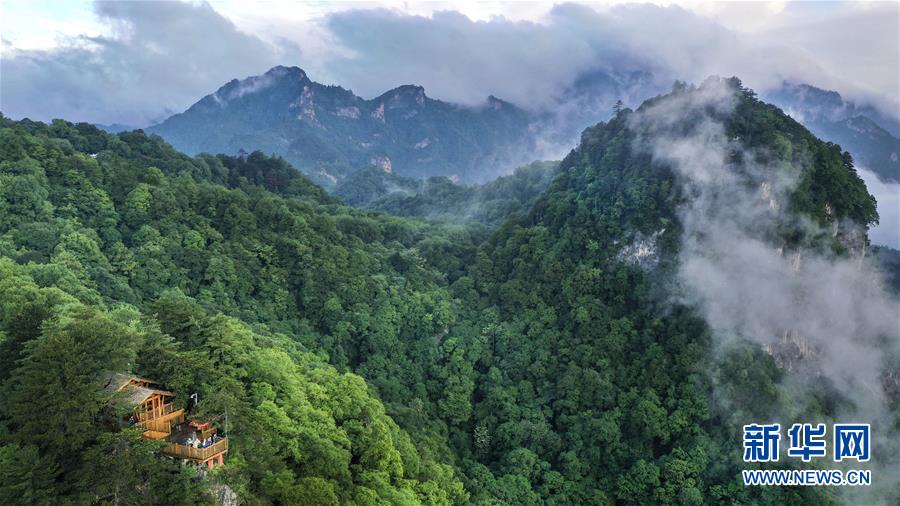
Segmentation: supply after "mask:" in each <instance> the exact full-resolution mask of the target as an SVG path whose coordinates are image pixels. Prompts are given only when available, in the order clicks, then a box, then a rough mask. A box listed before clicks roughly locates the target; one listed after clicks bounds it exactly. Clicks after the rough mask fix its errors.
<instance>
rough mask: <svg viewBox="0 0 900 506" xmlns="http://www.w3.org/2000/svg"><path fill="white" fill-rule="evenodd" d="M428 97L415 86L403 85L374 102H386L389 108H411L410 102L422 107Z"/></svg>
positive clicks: (421, 88) (421, 89) (423, 90)
mask: <svg viewBox="0 0 900 506" xmlns="http://www.w3.org/2000/svg"><path fill="white" fill-rule="evenodd" d="M427 98H428V97H427V96H426V95H425V88H423V87H422V86H419V85H415V84H404V85H402V86H397V87H396V88H394V89H392V90H390V91H388V92H386V93H384V94H383V95H381V96H380V97H378V98H377V99H376V100H378V101H387V102H388V103H389V106H411V105H413V104H412V103H411V102H414V103H415V104H416V105H424V104H425V100H426V99H427Z"/></svg>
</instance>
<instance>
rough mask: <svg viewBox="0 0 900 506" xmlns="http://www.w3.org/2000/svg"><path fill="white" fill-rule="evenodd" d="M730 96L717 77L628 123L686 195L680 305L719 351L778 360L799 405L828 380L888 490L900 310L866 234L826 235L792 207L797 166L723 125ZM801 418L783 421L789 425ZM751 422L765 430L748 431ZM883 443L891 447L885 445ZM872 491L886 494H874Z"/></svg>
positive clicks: (843, 227)
mask: <svg viewBox="0 0 900 506" xmlns="http://www.w3.org/2000/svg"><path fill="white" fill-rule="evenodd" d="M735 97H736V96H735V94H734V92H733V90H732V89H729V88H728V87H726V86H725V85H723V82H722V81H718V80H708V81H707V82H705V83H704V84H703V85H702V86H701V87H700V89H699V90H698V91H697V92H696V93H682V94H680V95H676V96H674V97H673V98H672V99H667V100H664V101H661V102H659V103H657V104H654V105H652V106H650V107H646V108H643V109H642V110H640V111H638V112H636V113H634V114H632V115H631V118H630V121H631V126H632V128H634V129H635V130H636V131H638V132H641V135H639V138H638V140H637V141H636V142H637V144H638V148H639V149H643V150H646V151H648V152H649V153H650V154H652V156H653V157H654V159H655V160H656V161H657V162H660V163H663V164H665V165H667V166H669V167H671V168H672V170H673V171H674V173H675V174H676V179H677V180H678V181H679V184H680V185H681V187H682V190H683V192H684V194H685V195H686V196H687V202H686V203H685V204H683V205H682V206H681V207H680V208H679V218H680V222H681V224H682V227H683V229H682V236H681V249H680V253H679V255H680V258H679V265H680V267H679V270H678V275H677V278H678V284H679V289H678V290H677V291H678V295H677V299H678V302H680V303H687V304H690V305H692V306H694V307H696V308H698V309H699V311H700V312H701V314H702V315H703V316H704V318H705V320H706V321H707V322H708V324H709V325H710V327H711V329H712V331H713V335H714V338H715V343H716V348H717V349H719V350H725V349H728V348H729V347H730V346H731V345H732V344H734V343H736V342H737V341H739V340H748V341H751V342H754V343H757V344H758V345H760V346H761V347H763V348H764V349H765V350H767V351H768V352H769V353H771V354H772V355H773V356H774V357H775V359H776V362H778V363H779V365H780V366H781V368H782V369H783V370H784V371H785V372H786V374H787V378H786V380H785V382H786V383H789V384H791V385H792V388H798V389H799V393H798V395H799V397H798V399H800V400H801V401H805V400H808V397H806V398H804V394H803V392H804V390H805V391H807V392H811V391H812V388H811V387H813V386H814V385H816V384H820V383H821V382H822V381H823V379H824V380H825V381H827V382H829V383H830V384H831V385H832V386H833V387H834V389H835V390H837V392H839V394H840V395H841V396H842V397H843V399H844V400H845V401H848V405H852V409H851V410H850V411H848V412H840V413H837V414H836V420H837V421H847V422H862V423H871V424H872V427H873V431H874V440H875V447H876V450H875V457H874V458H873V461H872V465H873V466H885V468H886V470H884V471H883V472H882V473H881V474H880V476H879V477H877V478H875V480H876V483H875V484H874V485H881V486H886V487H890V486H891V483H890V481H891V480H890V479H889V477H890V476H891V475H892V474H890V473H895V472H896V466H897V462H892V460H895V459H894V458H893V455H895V454H896V453H895V450H896V448H895V444H894V442H895V441H896V437H895V436H897V434H896V432H895V431H894V425H893V421H892V415H891V414H890V412H889V410H888V407H887V400H886V397H885V393H884V387H883V381H884V379H883V378H884V377H885V376H884V374H885V370H890V371H893V372H894V374H896V369H897V364H896V363H887V362H889V361H890V360H894V359H892V358H887V357H891V356H892V355H893V353H894V352H896V350H897V347H898V344H900V342H898V339H900V318H898V317H900V314H898V308H900V302H898V300H896V299H895V298H893V297H892V296H890V295H889V294H888V292H887V291H886V289H885V288H884V284H883V282H882V277H881V274H880V272H879V271H878V270H877V268H876V267H875V266H874V265H873V264H872V263H870V261H869V260H868V259H867V258H866V257H865V251H866V245H865V240H864V237H865V236H864V234H865V230H863V229H861V228H859V226H858V225H855V224H851V223H835V224H834V225H833V226H832V227H831V228H830V229H826V230H822V229H821V228H820V227H819V226H818V225H817V224H814V223H812V222H811V221H809V220H807V219H805V218H803V217H799V216H796V215H793V214H791V213H789V212H788V211H787V202H788V197H789V195H790V194H791V192H792V191H793V190H794V189H795V187H796V184H797V182H798V177H799V168H797V167H792V166H791V165H789V164H785V163H782V162H772V161H771V160H773V157H772V156H768V155H769V154H768V153H763V152H757V151H754V150H752V149H748V148H746V147H744V145H743V144H742V141H741V139H739V138H729V137H728V135H727V134H726V131H725V127H724V125H723V122H722V120H721V119H722V118H723V117H724V116H725V115H727V114H728V113H729V112H731V111H732V109H733V108H734V106H735ZM685 124H687V126H686V127H685ZM675 125H678V126H679V127H678V128H673V127H674V126H675ZM685 129H686V131H685ZM735 160H742V162H735ZM785 227H791V228H793V229H796V230H800V231H802V232H803V235H804V236H805V237H806V238H807V239H808V242H806V241H801V243H800V244H799V245H795V244H785V243H784V242H783V241H782V240H781V239H780V236H779V234H778V231H779V230H784V228H785ZM821 234H825V235H824V236H825V237H828V238H836V239H837V240H839V241H841V242H842V243H843V244H845V245H846V246H847V247H848V249H849V250H850V254H849V255H848V256H843V257H839V256H835V255H832V254H828V253H823V252H821V250H820V249H817V248H815V247H814V245H813V244H814V242H815V241H814V240H812V238H813V237H821ZM787 351H790V353H786V352H787ZM799 414H802V413H780V414H779V415H778V416H780V417H781V420H780V421H781V422H782V423H783V424H784V423H788V422H790V421H791V420H792V419H793V418H792V417H793V416H794V415H799ZM754 421H756V422H761V420H746V421H743V423H751V422H754ZM767 421H772V420H767ZM775 421H778V420H775ZM808 421H810V422H813V421H814V420H808ZM879 443H880V444H882V445H886V446H882V447H881V448H880V449H879V448H877V445H878V444H879ZM885 449H887V451H885ZM893 476H896V474H893ZM878 480H880V481H881V483H877V481H878ZM872 492H874V493H880V492H879V491H878V490H877V487H875V486H873V490H872ZM847 493H852V494H859V493H867V492H866V491H862V492H861V491H847Z"/></svg>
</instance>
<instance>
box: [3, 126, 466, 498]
mask: <svg viewBox="0 0 900 506" xmlns="http://www.w3.org/2000/svg"><path fill="white" fill-rule="evenodd" d="M0 137H2V143H0V145H2V148H0V336H2V339H0V346H2V354H0V356H2V360H3V365H2V367H0V376H2V377H0V380H2V382H3V395H2V396H0V398H2V402H0V414H2V415H0V416H2V418H0V440H2V447H0V449H2V451H0V469H2V470H3V471H2V473H0V501H2V502H3V503H4V504H15V503H18V501H19V498H24V500H25V501H27V502H32V503H34V504H44V503H48V502H57V501H59V500H61V499H63V498H66V499H68V500H70V501H72V502H73V503H77V504H83V503H93V502H102V503H110V502H114V501H118V502H122V501H127V502H136V503H139V504H142V503H155V504H187V503H192V502H198V501H202V500H204V497H205V496H204V494H203V490H204V486H198V485H197V484H195V483H192V481H191V476H192V474H191V472H189V471H187V470H186V468H183V467H182V466H179V465H175V464H168V463H166V462H161V461H158V460H157V458H156V457H154V452H155V451H156V450H157V449H158V447H157V445H155V444H153V443H149V442H146V441H143V440H141V439H140V436H139V433H137V432H134V433H132V432H127V431H126V432H118V433H110V432H108V431H107V429H106V428H105V426H104V424H103V423H100V418H101V414H102V409H101V408H102V407H103V406H104V405H105V403H106V402H107V401H108V400H109V395H108V394H104V392H103V391H102V389H101V388H100V387H101V385H100V383H99V377H100V375H101V374H102V373H103V372H104V371H106V370H116V371H122V372H133V373H136V374H139V375H142V376H145V377H150V378H154V379H155V380H157V381H159V382H160V383H161V384H162V385H164V386H165V387H166V388H169V389H171V390H173V391H174V392H175V393H176V394H177V398H178V399H180V400H181V401H180V402H185V400H186V399H188V398H189V396H190V394H192V393H198V394H199V396H200V399H201V402H200V405H199V411H200V413H201V414H203V413H205V414H210V415H221V414H222V413H224V412H225V411H226V410H227V412H228V414H229V417H230V420H229V423H230V427H231V430H230V433H229V434H228V435H229V438H230V440H231V441H232V444H231V452H230V453H229V456H228V461H227V466H226V468H225V470H224V476H223V479H225V480H227V482H228V483H229V484H230V485H231V486H232V487H233V488H235V489H236V490H237V491H238V492H239V493H240V495H241V496H242V497H244V499H245V500H247V501H249V502H251V503H254V502H262V503H267V502H278V503H283V504H336V503H338V502H340V503H357V504H366V503H374V502H386V503H419V502H425V503H431V502H435V503H448V502H455V503H460V502H464V500H465V498H466V493H465V492H464V491H463V489H462V486H461V484H460V482H459V481H458V478H457V477H456V473H455V471H454V470H453V469H452V467H450V466H449V465H448V464H449V462H450V461H449V460H448V458H447V454H446V453H447V452H446V451H442V450H441V448H445V447H446V444H445V443H444V442H443V441H441V440H437V441H432V442H431V443H429V442H419V443H413V442H412V441H411V440H410V437H409V435H407V433H406V432H404V431H403V430H401V429H399V428H398V427H397V425H396V424H395V423H394V422H393V421H392V420H391V419H390V418H389V417H388V416H386V415H385V408H384V406H383V404H382V402H381V401H380V400H378V399H377V398H376V396H375V395H374V393H373V390H372V387H371V386H367V384H366V382H365V381H364V380H363V379H362V378H360V377H359V376H356V375H353V374H350V373H340V372H338V371H337V370H335V369H334V368H333V367H332V366H330V365H327V364H326V360H327V358H326V357H329V356H330V358H331V359H332V361H333V363H335V364H338V365H339V367H340V368H341V369H342V370H346V369H347V367H348V366H349V365H354V366H355V365H358V364H359V363H360V361H361V360H362V359H361V357H360V354H361V353H363V352H364V349H363V347H362V346H361V345H358V343H360V342H367V341H370V340H374V339H375V338H376V336H377V339H379V340H381V341H382V342H384V343H386V344H387V343H390V342H392V341H395V340H397V339H401V338H403V336H404V335H406V334H417V333H423V334H428V335H431V334H437V333H439V332H440V331H441V329H442V328H443V325H445V320H446V318H448V312H449V307H450V304H451V303H450V301H449V300H448V297H447V295H446V293H445V292H444V291H442V290H439V289H438V288H437V287H436V286H437V281H436V280H439V279H440V276H441V275H440V274H439V273H436V272H434V271H433V270H431V269H429V268H428V267H427V266H426V262H425V261H424V260H423V259H422V257H421V256H418V254H417V253H416V252H415V250H411V249H409V248H410V247H411V246H413V245H416V244H418V243H420V242H421V241H423V240H426V239H427V238H428V236H429V234H431V232H429V229H428V227H426V226H424V225H421V224H418V223H413V222H408V221H403V220H399V219H391V218H384V217H376V218H369V217H367V216H366V215H365V214H364V213H361V212H356V211H353V210H351V209H349V208H346V207H339V206H334V205H333V204H332V203H333V202H334V201H333V199H332V198H331V197H328V196H327V195H325V194H324V192H323V191H322V189H321V188H319V187H317V186H314V185H312V184H311V183H309V181H308V180H306V178H305V177H303V176H301V175H300V174H299V173H297V172H296V170H294V169H293V168H291V167H289V166H287V165H286V164H285V163H284V162H283V161H281V160H277V159H269V158H267V157H263V156H261V155H259V154H254V155H250V156H249V157H247V158H246V159H238V158H227V157H211V156H210V157H203V158H190V157H187V156H184V155H181V154H179V153H177V152H176V151H174V150H173V149H172V148H171V147H169V146H168V145H166V144H164V143H162V142H161V141H160V140H159V139H158V138H156V139H154V138H149V137H147V136H145V135H143V134H141V133H136V132H133V133H127V134H121V135H119V136H113V135H108V134H105V133H103V132H101V131H99V130H98V129H96V128H95V127H93V126H90V125H86V124H79V125H72V124H70V123H65V122H62V121H57V122H54V123H53V124H52V125H49V126H48V125H44V124H41V123H34V122H18V123H16V122H11V121H8V120H6V119H3V120H2V125H0ZM254 183H259V184H260V185H263V186H268V187H270V188H271V189H272V190H274V191H278V192H279V193H280V195H279V194H275V193H271V192H269V191H266V190H265V189H263V188H262V186H257V185H254ZM452 233H453V232H452V231H442V232H441V234H440V235H441V236H450V235H452ZM459 237H460V240H459V242H460V243H463V244H464V242H465V234H464V233H463V234H460V236H459ZM459 247H461V246H459ZM435 248H437V249H439V248H440V246H439V245H438V246H435ZM422 250H423V251H427V250H428V248H427V247H422ZM395 265H397V266H402V270H398V268H396V267H394V266H395ZM226 315H227V316H226ZM241 320H243V321H241ZM351 320H352V321H351ZM316 329H321V332H320V331H319V330H316ZM429 343H430V341H429ZM422 347H423V348H424V350H425V352H427V353H434V352H432V351H430V348H431V346H430V344H428V345H425V344H423V345H422ZM365 356H369V357H371V358H373V359H377V354H376V353H375V352H374V351H373V350H369V351H367V352H366V353H365ZM403 368H404V364H403V362H400V361H398V362H396V365H395V369H394V370H392V375H391V376H390V378H391V382H392V383H391V385H393V387H394V388H397V389H399V390H400V391H399V392H398V394H397V395H395V396H391V397H393V398H410V397H412V394H411V393H410V391H409V390H408V389H415V388H416V386H415V385H416V383H415V382H414V381H410V382H407V381H404V380H403V376H402V375H403V373H402V369H403ZM419 388H424V387H419ZM425 439H427V437H426V438H425ZM148 489H149V490H151V491H152V493H149V494H148V493H146V492H145V491H146V490H148Z"/></svg>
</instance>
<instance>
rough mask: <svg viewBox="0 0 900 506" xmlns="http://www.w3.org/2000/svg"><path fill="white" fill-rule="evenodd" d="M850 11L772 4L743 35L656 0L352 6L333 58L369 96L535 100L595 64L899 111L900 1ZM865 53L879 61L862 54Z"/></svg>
mask: <svg viewBox="0 0 900 506" xmlns="http://www.w3.org/2000/svg"><path fill="white" fill-rule="evenodd" d="M847 8H848V9H849V7H847ZM720 10H721V9H720ZM819 11H825V14H822V13H820V12H819ZM716 12H718V11H716ZM843 13H844V11H842V10H836V9H828V8H826V7H823V6H819V7H818V10H812V9H808V8H807V9H804V8H802V7H796V6H793V5H790V6H788V7H786V8H783V9H780V10H778V9H776V10H774V11H773V14H771V15H772V16H775V17H773V19H776V18H777V19H779V20H780V21H782V23H778V24H777V25H778V26H779V28H778V29H777V30H775V29H773V30H772V31H768V32H767V31H757V32H752V33H744V32H738V31H735V30H732V29H729V28H726V27H724V26H723V25H721V24H719V23H718V22H716V21H715V20H714V19H712V18H710V17H706V16H703V15H699V14H696V13H694V12H691V11H688V10H686V9H684V8H681V7H677V6H668V7H661V6H656V5H648V4H639V5H631V4H627V5H617V6H613V7H606V8H597V9H594V8H591V7H587V6H583V5H577V4H561V5H557V6H555V7H553V8H552V9H551V10H550V11H549V12H548V13H547V14H546V15H545V16H543V17H541V18H538V19H535V20H532V21H511V20H509V19H507V18H504V17H494V18H491V19H489V20H487V21H473V20H472V19H470V18H468V17H466V16H463V15H461V14H459V13H456V12H442V11H437V12H434V13H432V14H431V15H430V16H427V15H416V16H411V15H407V14H405V13H402V12H399V11H396V10H384V9H372V10H347V11H343V12H337V13H332V14H329V15H327V16H326V17H325V21H324V22H325V23H326V24H327V27H328V29H329V30H330V31H331V32H332V33H333V34H334V39H335V41H336V42H338V43H340V44H341V45H342V46H343V47H345V48H346V49H348V50H349V51H348V53H347V54H348V55H349V56H344V57H338V58H336V59H334V60H333V61H331V62H327V63H326V65H325V66H324V68H325V69H327V71H328V73H329V75H330V76H331V77H332V78H334V79H336V80H338V81H340V82H344V83H348V84H349V85H351V86H353V87H354V89H358V90H359V91H361V92H363V93H364V94H368V95H370V96H371V95H373V94H377V93H378V92H379V91H383V90H384V89H387V88H390V87H392V86H395V85H397V84H398V83H401V82H411V83H416V84H421V85H423V86H424V87H425V88H426V89H427V90H428V91H429V93H430V94H431V95H433V96H437V97H439V98H443V99H447V100H452V101H458V102H463V103H469V104H473V103H478V102H480V101H483V100H484V98H485V97H486V96H487V95H488V94H494V95H496V96H499V97H502V98H504V99H507V100H510V101H512V102H515V103H517V104H518V105H522V106H525V107H529V106H532V107H533V106H535V105H537V106H540V105H548V104H550V103H552V97H553V96H554V95H556V94H559V93H560V90H561V89H562V88H564V87H566V86H568V85H571V84H572V83H573V82H574V81H575V79H576V78H577V77H578V76H580V75H582V74H584V73H585V72H591V71H595V70H597V69H606V70H613V71H616V72H619V73H627V72H629V71H633V70H650V71H653V72H656V73H658V74H659V77H660V79H665V80H667V81H668V82H669V83H671V81H672V80H673V79H675V78H678V79H682V80H688V81H701V80H702V79H704V78H705V77H707V76H709V75H737V76H740V77H741V78H742V79H743V80H744V82H745V83H746V84H748V85H749V86H750V87H752V88H754V89H757V90H758V91H764V90H766V89H769V88H772V87H775V86H779V85H780V84H781V83H782V81H783V80H785V79H788V80H796V81H800V82H806V83H809V84H813V85H818V86H820V87H825V88H830V89H838V90H839V91H842V92H844V93H845V94H846V95H847V96H849V97H850V98H854V99H861V100H863V101H864V102H869V101H874V102H876V103H877V105H879V106H881V107H882V108H883V109H889V110H891V112H892V114H894V115H896V107H895V106H896V104H897V89H898V83H897V76H898V59H897V58H896V57H895V53H896V51H897V50H896V45H897V39H898V37H900V35H898V34H900V30H898V28H897V26H896V23H895V22H896V19H897V14H898V6H897V5H895V4H884V5H876V6H873V7H870V8H869V9H866V10H860V9H854V10H853V11H852V14H853V17H852V20H851V22H849V23H848V22H847V21H846V20H843V19H841V15H842V14H843ZM778 16H780V17H778ZM782 18H783V19H782ZM785 20H789V21H790V22H789V23H787V25H786V26H782V25H783V23H784V22H785ZM886 20H887V22H886ZM813 21H815V22H813ZM890 22H894V24H893V25H890ZM732 24H733V23H732ZM841 24H843V25H844V26H842V27H841V28H840V29H838V28H839V25H841ZM794 27H796V31H795V32H791V30H792V29H793V28H794ZM823 28H827V30H823ZM835 33H840V34H842V35H841V37H840V40H841V41H842V42H841V43H840V44H841V47H840V48H838V47H836V45H835V44H834V43H830V42H828V41H829V40H831V39H832V38H833V36H834V34H835ZM853 34H859V35H860V37H861V38H862V39H861V40H865V41H867V42H866V44H865V45H864V46H863V45H861V44H858V43H856V42H854V40H853ZM820 43H821V47H829V48H831V50H829V51H827V53H828V54H825V53H826V52H825V51H823V50H817V49H816V48H818V47H820ZM858 54H866V55H869V56H866V61H867V62H868V63H878V65H871V66H861V65H857V64H855V63H854V62H855V61H857V60H858V57H855V56H853V55H858ZM849 68H852V69H853V72H852V73H848V72H847V69H849Z"/></svg>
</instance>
